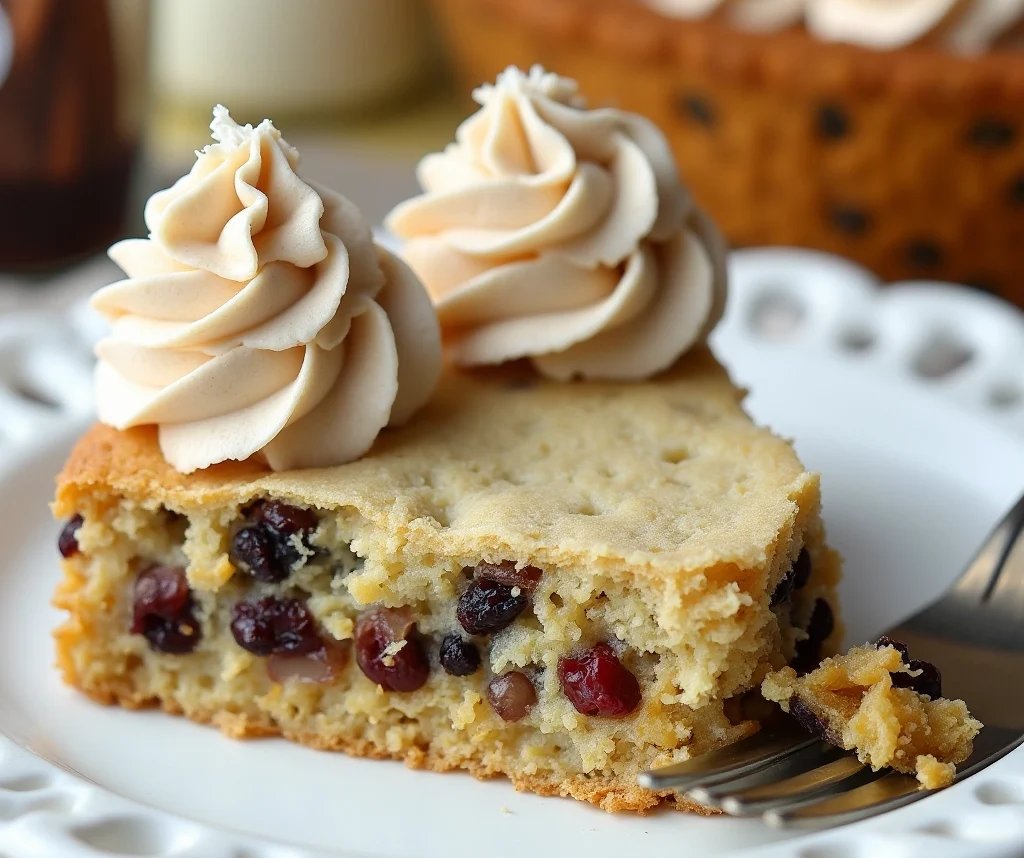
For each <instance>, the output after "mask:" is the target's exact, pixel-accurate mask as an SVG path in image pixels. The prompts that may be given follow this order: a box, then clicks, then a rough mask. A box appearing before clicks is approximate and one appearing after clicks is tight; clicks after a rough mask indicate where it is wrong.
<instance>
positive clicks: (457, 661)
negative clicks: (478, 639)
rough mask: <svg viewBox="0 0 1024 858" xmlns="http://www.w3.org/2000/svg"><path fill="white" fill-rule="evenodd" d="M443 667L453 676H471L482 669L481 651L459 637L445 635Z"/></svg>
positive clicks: (442, 656) (442, 650)
mask: <svg viewBox="0 0 1024 858" xmlns="http://www.w3.org/2000/svg"><path fill="white" fill-rule="evenodd" d="M441 667H443V668H444V670H445V673H450V674H451V675H452V676H470V675H471V674H474V673H476V672H477V669H478V668H479V667H480V650H478V649H477V648H476V645H475V644H473V643H472V642H471V641H467V640H463V639H462V638H461V637H460V636H459V635H445V636H444V639H443V640H442V641H441Z"/></svg>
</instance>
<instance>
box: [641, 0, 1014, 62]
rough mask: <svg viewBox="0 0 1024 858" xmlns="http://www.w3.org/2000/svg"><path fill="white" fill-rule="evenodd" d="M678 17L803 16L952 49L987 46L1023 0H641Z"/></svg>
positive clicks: (884, 38)
mask: <svg viewBox="0 0 1024 858" xmlns="http://www.w3.org/2000/svg"><path fill="white" fill-rule="evenodd" d="M644 2H646V3H647V5H648V6H651V7H652V8H654V9H657V10H658V11H660V12H663V13H665V14H667V15H672V16H675V17H679V18H703V17H706V16H708V15H712V14H716V13H717V14H722V15H724V16H725V17H726V18H727V20H729V21H730V22H732V23H734V24H735V25H736V26H738V27H740V28H742V29H747V30H753V31H766V32H767V31H772V30H780V29H784V28H786V27H791V26H793V25H794V24H798V23H800V22H801V21H804V22H805V23H806V25H807V29H808V30H809V31H810V32H811V33H813V34H814V35H815V36H817V37H818V38H820V39H824V40H826V41H834V42H849V43H851V44H856V45H862V46H864V47H869V48H875V49H878V50H887V49H895V48H901V47H904V46H906V45H910V44H913V43H914V42H917V41H920V40H921V39H924V38H926V37H927V36H929V35H930V34H932V33H934V32H936V31H939V32H940V35H941V39H942V41H943V43H944V44H946V45H947V46H948V47H949V48H951V49H952V50H954V51H957V52H960V53H965V54H973V53H980V52H982V51H984V50H986V49H987V48H988V47H989V46H991V45H992V44H993V43H994V42H996V41H997V40H998V39H999V38H1000V37H1002V36H1003V35H1004V34H1006V33H1008V32H1009V31H1010V30H1012V29H1014V28H1015V27H1017V26H1019V25H1021V24H1022V23H1024V0H644Z"/></svg>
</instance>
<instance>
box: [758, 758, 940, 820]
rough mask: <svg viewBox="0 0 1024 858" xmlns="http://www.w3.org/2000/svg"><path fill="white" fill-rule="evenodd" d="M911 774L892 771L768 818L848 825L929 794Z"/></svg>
mask: <svg viewBox="0 0 1024 858" xmlns="http://www.w3.org/2000/svg"><path fill="white" fill-rule="evenodd" d="M928 793H929V790H927V789H925V788H924V787H922V786H921V785H920V784H919V783H918V782H917V781H916V780H915V779H914V778H912V777H911V776H910V775H901V774H897V773H895V772H889V773H887V774H886V775H885V776H884V777H881V778H879V779H878V780H875V781H872V782H871V783H869V784H865V785H864V786H861V787H857V788H856V789H852V790H849V791H843V792H839V793H838V794H837V795H834V796H832V797H830V798H827V799H825V800H824V801H819V802H815V803H813V804H807V805H804V806H802V807H795V808H792V809H789V810H769V811H768V812H767V813H765V815H764V821H765V822H766V823H768V825H771V826H772V827H774V828H818V827H819V826H820V825H821V824H822V823H824V822H827V823H829V824H830V825H844V824H846V823H849V822H857V821H858V820H861V819H867V818H868V817H871V816H877V815H878V814H880V813H885V812H887V811H890V810H895V809H896V808H898V807H903V805H906V804H911V803H912V802H915V801H917V800H918V799H921V798H924V797H925V796H926V795H928Z"/></svg>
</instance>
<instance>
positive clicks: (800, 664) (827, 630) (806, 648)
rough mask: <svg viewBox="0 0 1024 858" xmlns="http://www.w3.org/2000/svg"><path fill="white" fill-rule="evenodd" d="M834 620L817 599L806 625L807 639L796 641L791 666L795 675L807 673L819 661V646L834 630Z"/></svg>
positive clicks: (830, 610) (826, 603) (826, 608)
mask: <svg viewBox="0 0 1024 858" xmlns="http://www.w3.org/2000/svg"><path fill="white" fill-rule="evenodd" d="M835 626H836V620H835V615H834V614H833V613H832V608H831V607H830V606H829V604H828V602H826V601H825V600H824V599H818V600H817V601H816V602H815V603H814V609H813V610H812V611H811V619H810V621H809V622H808V623H807V629H806V631H807V637H806V638H804V639H803V640H801V641H797V644H796V655H795V656H794V657H793V662H792V666H793V669H794V670H795V671H796V672H797V673H807V672H809V671H811V670H814V668H815V667H817V665H818V662H819V661H821V645H822V644H823V643H825V640H826V639H827V638H828V636H829V635H830V634H832V632H833V631H834V630H835Z"/></svg>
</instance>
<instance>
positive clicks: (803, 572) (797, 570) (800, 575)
mask: <svg viewBox="0 0 1024 858" xmlns="http://www.w3.org/2000/svg"><path fill="white" fill-rule="evenodd" d="M811 572H812V569H811V555H810V554H808V553H807V549H806V548H803V549H801V550H800V554H799V555H797V558H796V563H794V564H793V589H794V590H802V589H803V588H804V587H806V586H807V582H808V581H810V580H811Z"/></svg>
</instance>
